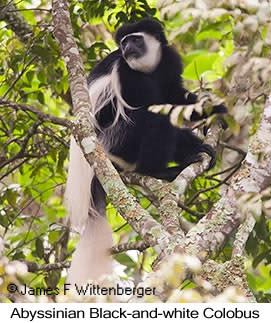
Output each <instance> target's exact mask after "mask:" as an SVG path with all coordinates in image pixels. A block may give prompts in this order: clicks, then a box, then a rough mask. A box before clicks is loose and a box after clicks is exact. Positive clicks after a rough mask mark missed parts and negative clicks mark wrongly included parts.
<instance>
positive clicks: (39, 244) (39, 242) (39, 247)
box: [35, 238, 44, 259]
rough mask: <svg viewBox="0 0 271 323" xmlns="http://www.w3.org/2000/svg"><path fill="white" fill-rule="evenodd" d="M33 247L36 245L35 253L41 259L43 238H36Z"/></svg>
mask: <svg viewBox="0 0 271 323" xmlns="http://www.w3.org/2000/svg"><path fill="white" fill-rule="evenodd" d="M35 247H36V254H37V256H38V257H39V258H40V259H43V257H44V246H43V240H42V239H41V238H37V239H36V241H35Z"/></svg>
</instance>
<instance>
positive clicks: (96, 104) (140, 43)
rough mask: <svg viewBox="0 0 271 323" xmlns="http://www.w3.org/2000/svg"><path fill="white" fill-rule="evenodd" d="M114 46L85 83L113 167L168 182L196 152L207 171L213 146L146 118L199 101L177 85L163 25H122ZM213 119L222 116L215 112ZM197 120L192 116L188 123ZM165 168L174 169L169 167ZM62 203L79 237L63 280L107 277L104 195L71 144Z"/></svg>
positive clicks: (175, 61) (176, 61)
mask: <svg viewBox="0 0 271 323" xmlns="http://www.w3.org/2000/svg"><path fill="white" fill-rule="evenodd" d="M115 39H116V42H117V44H118V46H119V48H118V49H117V50H116V51H114V52H112V53H111V54H109V55H108V56H107V57H106V58H105V59H103V60H102V61H101V62H100V63H99V64H97V65H96V66H95V67H94V68H93V70H92V71H91V74H90V76H89V78H88V85H89V94H90V99H91V104H92V111H91V113H92V114H93V115H94V116H95V120H96V124H95V126H96V131H97V135H98V138H99V140H100V142H101V143H102V144H103V146H104V148H105V150H106V151H107V152H108V155H109V157H110V158H111V160H112V161H113V162H114V164H115V165H116V166H117V167H118V168H119V169H128V170H130V171H135V172H138V173H140V174H143V175H149V176H153V177H156V178H160V179H165V180H169V181H170V180H173V179H174V178H175V177H176V176H177V175H178V174H179V173H180V172H181V171H182V170H183V169H184V168H186V167H187V166H189V165H190V164H191V163H194V162H196V161H199V160H200V154H201V153H202V152H205V153H207V154H208V155H210V156H211V161H210V165H209V168H211V167H213V166H214V164H215V152H214V150H213V149H212V147H211V146H209V145H206V144H203V142H202V140H201V139H200V138H199V137H197V136H196V135H195V134H194V133H193V132H192V131H191V130H190V129H184V128H183V129H179V128H176V127H174V126H173V125H172V124H171V123H170V120H169V117H168V116H166V115H161V114H155V113H152V112H150V111H148V107H149V106H151V105H155V104H173V105H188V104H193V103H196V101H197V97H196V95H195V94H192V93H190V92H189V91H187V90H186V89H185V88H183V86H182V79H181V73H182V63H181V58H180V56H179V55H178V53H177V52H176V51H175V50H174V49H173V48H171V47H170V46H169V45H168V42H167V39H166V37H165V34H164V31H163V28H162V25H161V24H160V23H159V22H157V21H155V20H152V19H143V20H141V21H139V22H138V23H135V24H125V25H123V26H122V27H121V28H119V29H118V31H117V33H116V38H115ZM213 112H226V109H225V107H224V106H215V107H214V108H213ZM200 118H202V116H200V115H199V114H197V113H196V112H193V114H192V120H198V119H200ZM169 162H175V163H176V164H177V166H175V167H168V163H169ZM90 183H91V190H90ZM66 196H67V202H68V214H69V217H70V219H71V223H72V225H73V226H74V227H77V228H78V229H79V230H80V232H81V236H80V241H79V244H78V246H77V249H76V251H75V252H74V255H73V259H72V265H71V269H70V271H69V275H68V280H69V281H70V282H71V283H74V282H77V283H83V282H86V281H87V280H88V279H97V278H99V277H100V276H101V275H102V274H107V273H109V272H111V261H110V257H109V255H108V253H107V252H106V250H108V249H109V248H110V247H111V246H112V232H111V229H110V228H109V225H108V224H107V221H106V219H105V217H104V215H105V193H104V191H103V189H102V187H101V185H100V183H99V182H98V180H97V178H96V177H95V176H94V175H93V172H92V170H91V169H90V167H89V165H88V164H87V162H86V161H85V159H84V156H83V155H82V153H81V151H80V148H79V147H78V146H77V144H76V142H75V141H74V139H73V138H72V140H71V152H70V167H69V174H68V182H67V192H66ZM90 206H91V207H92V208H94V209H96V210H97V213H96V212H93V211H92V210H91V209H90ZM89 210H90V211H89ZM98 214H101V215H103V216H99V215H98Z"/></svg>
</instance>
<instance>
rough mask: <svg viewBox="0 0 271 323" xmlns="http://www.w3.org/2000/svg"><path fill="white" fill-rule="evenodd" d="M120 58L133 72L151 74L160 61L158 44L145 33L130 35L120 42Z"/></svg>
mask: <svg viewBox="0 0 271 323" xmlns="http://www.w3.org/2000/svg"><path fill="white" fill-rule="evenodd" d="M120 49H121V52H122V56H123V58H124V59H125V61H126V63H127V64H128V65H129V67H130V68H131V69H133V70H135V71H139V72H144V73H151V72H153V71H154V70H155V69H156V67H157V65H158V64H159V62H160V60H161V55H162V53H161V52H162V49H161V44H160V42H159V41H158V40H157V39H156V38H155V37H153V36H151V35H149V34H146V33H140V32H138V33H132V34H128V35H126V36H124V37H123V38H122V39H121V42H120Z"/></svg>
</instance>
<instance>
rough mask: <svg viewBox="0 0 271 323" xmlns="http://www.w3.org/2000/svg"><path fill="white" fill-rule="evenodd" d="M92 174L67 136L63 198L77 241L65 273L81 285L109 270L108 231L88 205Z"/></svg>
mask: <svg viewBox="0 0 271 323" xmlns="http://www.w3.org/2000/svg"><path fill="white" fill-rule="evenodd" d="M93 176H94V173H93V170H92V169H91V167H90V166H89V164H88V163H87V161H86V160H85V157H84V155H83V153H82V151H81V149H80V147H79V146H78V145H77V143H76V141H75V139H74V138H73V137H71V144H70V163H69V172H68V180H67V188H66V193H65V199H66V204H67V210H68V216H69V219H70V222H71V226H72V227H73V228H74V229H76V230H77V231H79V232H80V240H79V243H78V245H77V248H76V251H75V252H74V254H73V257H72V263H71V268H70V269H69V273H68V282H69V283H71V284H75V283H76V284H84V283H86V282H87V281H88V280H96V279H98V278H99V277H101V276H102V275H105V274H109V273H111V272H112V268H111V267H112V261H111V257H110V255H109V252H108V251H109V249H110V248H111V247H112V245H113V241H112V230H111V228H110V226H109V224H108V223H107V220H106V218H105V214H101V215H97V213H96V212H93V211H92V210H91V208H90V207H91V205H90V201H91V200H93V198H92V196H91V189H90V187H91V182H92V179H93ZM89 210H90V211H89ZM91 213H93V214H91Z"/></svg>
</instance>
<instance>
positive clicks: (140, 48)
mask: <svg viewBox="0 0 271 323" xmlns="http://www.w3.org/2000/svg"><path fill="white" fill-rule="evenodd" d="M120 46H121V51H122V56H123V57H124V59H125V60H128V59H129V58H132V57H134V58H139V57H141V56H143V55H144V54H145V52H146V45H145V42H144V36H143V35H142V34H140V33H134V34H130V35H127V36H125V37H124V38H123V39H122V40H121V43H120Z"/></svg>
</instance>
